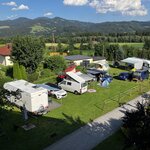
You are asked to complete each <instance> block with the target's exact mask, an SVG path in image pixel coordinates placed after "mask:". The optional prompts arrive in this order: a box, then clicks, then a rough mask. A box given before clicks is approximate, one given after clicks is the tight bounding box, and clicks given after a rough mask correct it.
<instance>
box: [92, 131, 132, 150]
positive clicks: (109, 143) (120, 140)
mask: <svg viewBox="0 0 150 150" xmlns="http://www.w3.org/2000/svg"><path fill="white" fill-rule="evenodd" d="M124 145H125V140H124V135H123V134H122V132H121V130H119V131H117V132H116V133H114V134H113V135H111V136H110V137H109V138H108V139H106V140H104V142H102V143H101V144H99V145H98V146H96V147H95V148H94V149H93V150H111V149H113V150H123V148H124ZM126 150H133V148H126Z"/></svg>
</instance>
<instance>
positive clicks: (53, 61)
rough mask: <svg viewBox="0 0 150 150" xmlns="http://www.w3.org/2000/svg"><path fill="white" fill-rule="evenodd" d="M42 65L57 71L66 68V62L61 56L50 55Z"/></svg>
mask: <svg viewBox="0 0 150 150" xmlns="http://www.w3.org/2000/svg"><path fill="white" fill-rule="evenodd" d="M44 67H45V68H49V69H50V70H51V71H54V72H56V73H58V72H60V71H63V70H64V69H65V68H66V62H65V59H64V58H63V57H61V56H50V57H48V58H46V60H45V64H44Z"/></svg>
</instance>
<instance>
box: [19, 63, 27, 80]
mask: <svg viewBox="0 0 150 150" xmlns="http://www.w3.org/2000/svg"><path fill="white" fill-rule="evenodd" d="M20 72H21V78H22V79H24V80H27V72H26V69H25V67H24V66H22V65H21V66H20Z"/></svg>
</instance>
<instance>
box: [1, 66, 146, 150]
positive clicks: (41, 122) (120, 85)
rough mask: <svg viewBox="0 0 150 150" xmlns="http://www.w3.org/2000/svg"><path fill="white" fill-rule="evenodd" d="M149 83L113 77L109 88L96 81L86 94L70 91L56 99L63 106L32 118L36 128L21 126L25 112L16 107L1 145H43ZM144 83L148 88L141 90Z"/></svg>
mask: <svg viewBox="0 0 150 150" xmlns="http://www.w3.org/2000/svg"><path fill="white" fill-rule="evenodd" d="M119 72H122V70H120V69H116V68H111V70H110V74H112V75H117V74H118V73H119ZM148 86H149V82H147V81H144V82H140V83H135V82H129V81H125V82H124V81H120V80H116V79H114V80H113V82H112V83H111V84H110V86H109V87H108V88H102V87H100V86H99V85H97V82H93V83H91V85H90V86H89V88H92V89H96V93H85V94H83V95H74V94H72V93H68V96H67V97H66V98H64V99H62V100H57V102H59V103H61V104H62V106H61V107H59V108H57V109H55V110H52V111H50V112H49V113H48V114H46V115H44V116H41V117H37V118H35V117H33V118H30V119H29V122H30V123H33V124H35V125H36V128H34V129H32V130H30V131H28V132H25V131H23V129H21V128H20V126H21V125H23V124H24V121H23V117H22V114H20V112H19V111H18V110H17V109H16V108H15V110H14V111H12V112H8V113H7V116H6V117H7V118H10V119H8V120H6V122H5V126H3V128H4V129H5V135H4V138H1V137H0V148H1V149H16V150H17V149H22V150H25V149H37V150H38V149H39V150H40V149H43V148H44V147H46V146H48V145H49V144H52V143H53V142H55V141H57V140H58V139H60V138H62V137H63V136H65V135H67V134H69V133H70V132H72V131H74V130H75V129H77V128H79V127H81V126H83V125H84V124H86V123H87V122H89V121H91V120H93V119H95V118H97V117H98V116H101V115H103V114H105V113H107V112H109V111H111V110H113V109H114V108H115V107H118V106H119V103H120V102H127V101H129V100H131V99H133V98H134V97H136V96H137V95H138V94H140V93H141V92H142V91H145V90H148V89H149V87H148ZM141 87H146V88H145V89H143V90H142V91H141V90H140V88H141ZM126 91H128V92H126ZM118 98H119V99H120V100H119V101H118ZM54 100H55V99H54ZM55 101H56V100H55ZM14 124H15V125H17V126H19V128H18V129H17V130H15V129H14ZM27 143H28V144H27ZM37 143H38V144H37Z"/></svg>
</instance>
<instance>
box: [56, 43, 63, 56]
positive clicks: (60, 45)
mask: <svg viewBox="0 0 150 150" xmlns="http://www.w3.org/2000/svg"><path fill="white" fill-rule="evenodd" d="M57 51H58V52H60V53H63V46H62V44H61V42H60V41H59V42H58V46H57Z"/></svg>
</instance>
